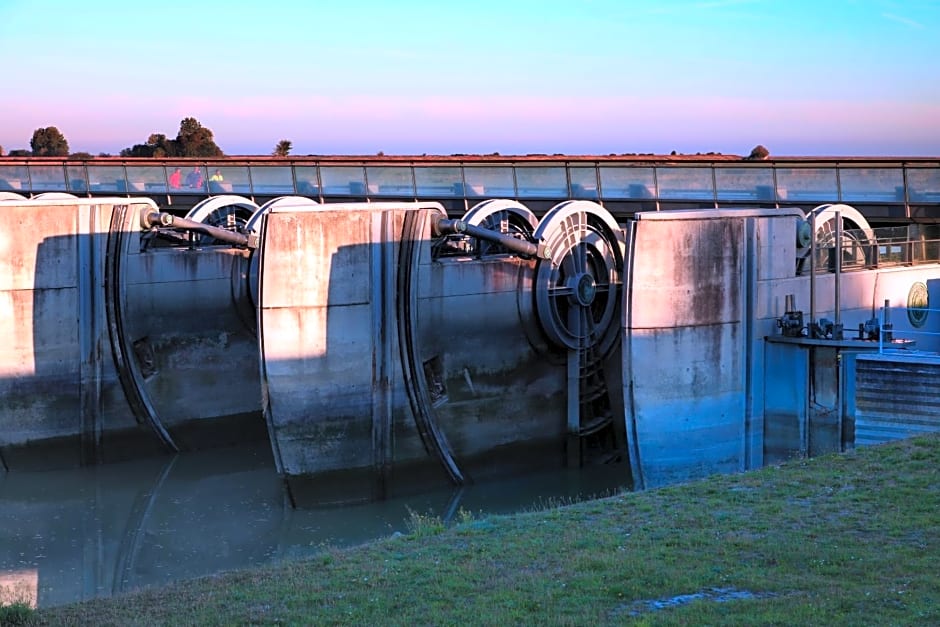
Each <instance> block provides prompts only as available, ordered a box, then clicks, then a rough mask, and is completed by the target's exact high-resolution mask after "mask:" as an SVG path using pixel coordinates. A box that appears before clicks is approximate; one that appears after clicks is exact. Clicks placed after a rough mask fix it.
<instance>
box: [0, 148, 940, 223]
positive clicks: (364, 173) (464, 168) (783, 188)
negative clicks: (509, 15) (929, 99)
mask: <svg viewBox="0 0 940 627" xmlns="http://www.w3.org/2000/svg"><path fill="white" fill-rule="evenodd" d="M115 161H118V160H115ZM177 169H179V175H178V178H177V175H175V174H174V173H175V172H176V170H177ZM194 171H195V173H196V174H198V176H193V177H190V176H189V175H190V174H191V173H193V172H194ZM0 191H12V192H18V193H21V194H26V195H29V194H37V193H41V192H70V193H73V194H79V195H86V194H87V195H96V194H128V195H151V196H154V195H156V196H162V195H165V196H166V197H167V199H168V200H171V201H172V198H173V197H174V196H211V195H217V194H223V193H234V194H241V195H246V196H277V195H288V194H298V195H303V196H310V197H314V198H319V199H321V200H322V199H324V198H331V199H333V198H335V199H342V198H357V199H367V200H368V199H372V198H375V199H382V198H413V199H418V200H425V199H447V198H454V199H465V200H469V201H473V200H475V199H483V198H499V197H505V198H515V199H520V200H524V199H527V198H528V199H545V200H551V199H567V198H582V199H591V200H597V201H601V202H604V201H610V202H619V203H626V204H629V203H640V202H642V203H652V205H651V206H652V207H653V208H656V209H659V208H672V207H676V206H682V205H683V203H691V204H693V205H696V206H710V205H713V206H727V205H731V206H733V205H734V204H737V203H740V204H749V205H755V204H757V205H771V206H773V205H781V204H783V205H793V204H806V205H812V204H820V203H827V202H829V203H836V202H845V203H851V204H853V206H858V207H859V209H860V211H862V212H863V213H865V212H866V209H865V207H866V206H868V207H870V208H871V209H870V210H871V211H872V212H874V213H875V214H878V215H884V216H886V217H889V216H890V217H896V218H910V217H914V218H917V217H925V214H928V213H929V214H931V215H933V216H934V217H940V162H938V163H934V162H910V163H908V162H900V163H885V164H869V163H835V164H831V163H822V164H818V163H797V164H794V163H792V162H782V163H768V162H760V161H756V162H750V161H740V160H739V161H715V162H708V163H692V164H687V163H686V162H683V163H679V164H676V163H655V164H650V163H646V162H638V163H629V162H606V161H604V162H600V161H598V162H590V161H572V160H569V159H565V158H564V157H559V158H558V160H557V161H556V162H551V161H549V162H539V163H535V164H533V163H530V162H521V161H520V162H512V161H507V162H506V163H474V162H470V161H467V162H458V163H450V162H448V163H437V164H435V163H424V162H422V163H410V164H400V163H399V162H389V163H374V162H369V163H356V162H351V163H348V164H336V163H333V162H330V163H323V162H316V161H309V160H307V161H298V162H290V161H288V163H286V164H276V163H271V162H266V163H252V162H251V161H250V160H246V161H243V162H239V161H234V160H228V161H222V160H220V161H212V160H206V161H197V162H194V161H193V160H189V161H183V160H181V161H179V162H174V161H173V160H159V161H157V160H154V162H152V163H141V162H139V161H138V162H133V161H127V162H117V163H115V162H114V161H109V162H107V163H100V162H96V161H95V160H89V161H68V160H63V161H61V162H58V163H55V162H49V161H48V160H43V161H38V160H35V159H32V160H31V159H30V158H19V159H11V158H0ZM879 207H880V208H879ZM885 207H887V209H885Z"/></svg>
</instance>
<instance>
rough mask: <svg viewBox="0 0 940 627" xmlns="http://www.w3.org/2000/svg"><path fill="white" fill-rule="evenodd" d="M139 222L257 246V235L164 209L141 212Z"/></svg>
mask: <svg viewBox="0 0 940 627" xmlns="http://www.w3.org/2000/svg"><path fill="white" fill-rule="evenodd" d="M141 222H142V225H143V227H144V228H147V229H150V228H154V227H167V228H175V229H183V230H185V231H195V232H196V233H202V234H204V235H209V236H211V237H214V238H215V239H217V240H219V241H220V242H226V243H227V244H234V245H235V246H244V247H245V248H257V247H258V239H257V236H254V235H245V234H243V233H238V232H237V231H229V230H228V229H223V228H219V227H217V226H211V225H209V224H203V223H202V222H196V221H195V220H189V219H187V218H180V217H179V216H175V215H173V214H172V213H167V212H165V211H148V212H147V213H144V214H141Z"/></svg>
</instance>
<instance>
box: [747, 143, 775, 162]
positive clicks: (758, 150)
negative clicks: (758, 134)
mask: <svg viewBox="0 0 940 627" xmlns="http://www.w3.org/2000/svg"><path fill="white" fill-rule="evenodd" d="M769 156H770V151H769V150H767V149H766V148H764V147H763V146H762V145H761V144H757V145H756V146H754V149H753V150H751V154H749V155H748V156H747V158H748V159H754V160H759V159H766V158H767V157H769Z"/></svg>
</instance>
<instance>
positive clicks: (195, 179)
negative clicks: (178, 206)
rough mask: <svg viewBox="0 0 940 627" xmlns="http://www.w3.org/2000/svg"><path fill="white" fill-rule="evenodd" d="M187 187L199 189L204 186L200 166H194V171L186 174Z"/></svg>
mask: <svg viewBox="0 0 940 627" xmlns="http://www.w3.org/2000/svg"><path fill="white" fill-rule="evenodd" d="M186 187H190V188H193V189H198V188H200V187H202V170H200V169H199V166H196V167H194V168H193V171H192V172H190V173H189V174H187V175H186Z"/></svg>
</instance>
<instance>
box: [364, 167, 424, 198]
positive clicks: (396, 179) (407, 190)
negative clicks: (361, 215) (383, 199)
mask: <svg viewBox="0 0 940 627" xmlns="http://www.w3.org/2000/svg"><path fill="white" fill-rule="evenodd" d="M366 180H367V181H368V182H369V195H370V196H406V197H408V198H414V195H415V186H414V178H413V177H412V174H411V167H410V166H398V165H393V166H368V167H366Z"/></svg>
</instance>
